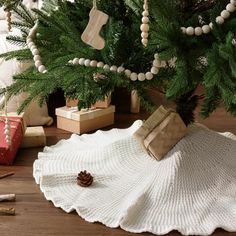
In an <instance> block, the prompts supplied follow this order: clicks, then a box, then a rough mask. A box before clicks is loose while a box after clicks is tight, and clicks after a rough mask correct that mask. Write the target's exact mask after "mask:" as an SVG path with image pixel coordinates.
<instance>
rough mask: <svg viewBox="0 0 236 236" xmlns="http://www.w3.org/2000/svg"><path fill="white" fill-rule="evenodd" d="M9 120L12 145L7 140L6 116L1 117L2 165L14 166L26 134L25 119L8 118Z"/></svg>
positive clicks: (0, 148) (0, 142)
mask: <svg viewBox="0 0 236 236" xmlns="http://www.w3.org/2000/svg"><path fill="white" fill-rule="evenodd" d="M8 118H9V121H10V126H11V129H10V134H11V145H8V144H7V143H6V140H5V134H4V127H5V116H0V165H12V163H13V162H14V159H15V156H16V153H17V151H18V148H19V147H20V144H21V141H22V138H23V135H24V132H25V127H24V121H23V117H21V116H14V117H11V116H8Z"/></svg>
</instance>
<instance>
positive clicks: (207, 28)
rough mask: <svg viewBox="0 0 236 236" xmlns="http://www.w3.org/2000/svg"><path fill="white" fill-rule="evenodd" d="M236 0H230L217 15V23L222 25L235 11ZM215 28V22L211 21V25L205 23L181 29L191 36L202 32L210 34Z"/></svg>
mask: <svg viewBox="0 0 236 236" xmlns="http://www.w3.org/2000/svg"><path fill="white" fill-rule="evenodd" d="M235 4H236V0H230V2H229V4H227V6H226V7H225V9H224V10H223V11H222V12H221V13H220V15H219V16H217V17H216V23H217V24H219V25H222V24H223V23H224V22H225V20H226V19H227V18H229V17H230V14H231V13H233V12H234V11H235V10H236V7H235ZM212 28H213V23H212V22H210V23H209V25H207V24H205V25H203V26H202V27H200V26H198V27H195V28H194V27H192V26H188V27H181V30H182V32H183V34H186V35H189V36H194V35H195V36H200V35H202V34H208V33H210V32H211V30H212Z"/></svg>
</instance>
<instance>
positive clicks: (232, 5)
mask: <svg viewBox="0 0 236 236" xmlns="http://www.w3.org/2000/svg"><path fill="white" fill-rule="evenodd" d="M226 10H227V11H229V12H234V11H235V4H232V3H229V4H228V5H227V6H226Z"/></svg>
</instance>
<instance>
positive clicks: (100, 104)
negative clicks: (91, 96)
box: [66, 95, 111, 108]
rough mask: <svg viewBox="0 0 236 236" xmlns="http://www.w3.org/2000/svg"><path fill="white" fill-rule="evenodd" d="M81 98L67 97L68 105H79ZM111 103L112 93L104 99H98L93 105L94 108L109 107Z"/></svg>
mask: <svg viewBox="0 0 236 236" xmlns="http://www.w3.org/2000/svg"><path fill="white" fill-rule="evenodd" d="M78 102H79V100H78V99H74V100H72V99H67V100H66V106H67V107H77V104H78ZM110 104H111V95H110V96H107V97H106V98H105V100H104V101H97V102H96V103H95V104H94V105H93V106H92V107H93V108H108V107H109V106H110Z"/></svg>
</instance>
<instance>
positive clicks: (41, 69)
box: [26, 23, 47, 73]
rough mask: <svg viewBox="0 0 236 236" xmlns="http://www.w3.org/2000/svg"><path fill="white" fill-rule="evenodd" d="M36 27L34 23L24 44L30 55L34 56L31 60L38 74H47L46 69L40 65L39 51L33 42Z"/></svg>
mask: <svg viewBox="0 0 236 236" xmlns="http://www.w3.org/2000/svg"><path fill="white" fill-rule="evenodd" d="M37 27H38V24H37V23H36V24H35V25H34V27H33V28H32V29H31V30H30V32H29V35H28V37H27V39H26V43H27V46H28V48H29V49H30V51H31V53H32V55H33V56H34V57H33V60H34V64H35V67H36V68H37V69H38V71H39V72H40V73H47V70H46V67H45V66H44V65H43V63H42V60H41V56H40V54H39V50H38V49H37V46H36V44H35V43H34V41H33V40H34V39H35V36H36V30H37Z"/></svg>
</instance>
